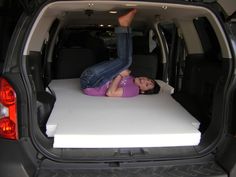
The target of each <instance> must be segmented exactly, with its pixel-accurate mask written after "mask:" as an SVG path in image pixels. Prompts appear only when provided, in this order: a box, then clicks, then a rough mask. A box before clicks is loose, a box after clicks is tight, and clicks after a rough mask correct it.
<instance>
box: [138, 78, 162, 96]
mask: <svg viewBox="0 0 236 177" xmlns="http://www.w3.org/2000/svg"><path fill="white" fill-rule="evenodd" d="M151 80H152V82H153V84H154V87H153V88H152V89H150V90H146V91H142V93H141V94H144V95H151V94H157V93H159V92H160V89H161V87H160V85H159V84H158V83H157V82H156V81H155V80H154V79H151Z"/></svg>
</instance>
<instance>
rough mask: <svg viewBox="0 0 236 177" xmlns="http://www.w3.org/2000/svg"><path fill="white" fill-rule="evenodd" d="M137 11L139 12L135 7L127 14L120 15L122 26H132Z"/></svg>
mask: <svg viewBox="0 0 236 177" xmlns="http://www.w3.org/2000/svg"><path fill="white" fill-rule="evenodd" d="M136 12H137V10H136V9H133V10H131V11H129V12H128V13H127V14H125V15H123V16H121V17H119V19H118V21H119V24H120V26H122V27H128V26H130V24H131V22H132V20H133V18H134V16H135V14H136Z"/></svg>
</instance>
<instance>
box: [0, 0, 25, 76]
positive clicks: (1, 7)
mask: <svg viewBox="0 0 236 177" xmlns="http://www.w3.org/2000/svg"><path fill="white" fill-rule="evenodd" d="M22 11H23V10H22V8H21V6H20V4H19V3H18V1H14V0H1V1H0V72H2V68H3V64H4V60H5V55H6V51H7V47H8V44H9V41H10V38H11V35H12V33H13V30H14V28H15V25H16V23H17V20H18V18H19V16H20V14H21V13H22Z"/></svg>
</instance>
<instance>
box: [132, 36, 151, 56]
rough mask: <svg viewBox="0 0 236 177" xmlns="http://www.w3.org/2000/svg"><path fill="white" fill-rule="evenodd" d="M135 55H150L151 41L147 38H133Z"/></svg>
mask: <svg viewBox="0 0 236 177" xmlns="http://www.w3.org/2000/svg"><path fill="white" fill-rule="evenodd" d="M133 54H134V55H135V54H136V55H139V54H142V55H143V54H149V41H148V37H147V36H134V37H133Z"/></svg>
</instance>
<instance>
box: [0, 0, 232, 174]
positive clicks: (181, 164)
mask: <svg viewBox="0 0 236 177" xmlns="http://www.w3.org/2000/svg"><path fill="white" fill-rule="evenodd" d="M20 2H21V5H22V9H24V12H23V13H22V15H21V16H20V18H19V20H18V23H17V24H16V27H15V30H14V33H13V34H12V37H11V41H10V43H9V45H8V50H7V54H6V57H4V60H5V63H4V66H3V71H2V75H1V78H0V93H1V94H0V110H1V111H0V112H1V114H0V137H1V138H0V147H1V152H0V157H1V160H0V176H4V177H6V176H9V177H13V176H19V177H20V176H22V177H28V176H34V177H45V176H100V175H101V176H111V175H114V176H179V177H180V176H199V177H200V176H201V177H202V176H208V177H219V176H221V177H223V176H224V177H226V176H229V177H234V176H236V158H235V156H236V150H235V149H236V147H235V146H236V142H235V136H236V126H235V125H236V124H235V123H236V121H235V116H236V112H235V109H234V105H235V104H236V97H235V85H236V84H235V68H236V66H235V60H236V55H235V53H236V38H235V35H236V23H235V20H234V19H235V9H236V2H235V1H234V0H229V1H223V0H218V1H217V0H209V1H207V0H206V1H205V0H196V1H194V0H193V1H192V0H191V1H188V0H184V1H182V0H165V1H75V0H72V1H66V0H59V1H56V0H50V1H47V0H45V1H44V0H40V1H39V0H37V1H34V0H31V1H23V0H21V1H20ZM130 8H136V9H137V10H138V13H137V15H136V17H135V19H134V21H133V22H132V30H133V63H132V65H131V71H132V73H133V75H134V76H136V75H137V76H138V75H146V76H149V77H152V78H154V79H156V80H158V82H159V83H160V85H161V93H160V94H158V95H155V96H154V95H152V96H150V95H140V96H138V97H135V98H126V99H124V98H123V99H119V98H115V99H114V98H106V97H89V96H85V95H83V94H80V88H79V86H78V84H79V77H80V74H81V72H82V71H83V70H84V69H85V68H87V67H89V66H91V65H93V64H96V63H99V62H101V61H104V60H109V59H114V58H115V57H116V36H115V34H114V28H115V26H116V25H117V17H118V16H119V15H120V14H123V13H125V12H126V11H127V10H129V9H130ZM16 18H17V17H16ZM2 50H3V49H2ZM114 100H115V101H114ZM112 105H115V108H114V107H112ZM122 105H127V107H124V106H123V107H122ZM90 110H92V111H90ZM135 113H136V114H135ZM125 115H126V117H124V116H125Z"/></svg>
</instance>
